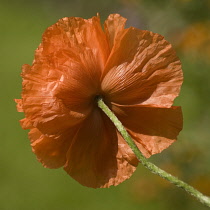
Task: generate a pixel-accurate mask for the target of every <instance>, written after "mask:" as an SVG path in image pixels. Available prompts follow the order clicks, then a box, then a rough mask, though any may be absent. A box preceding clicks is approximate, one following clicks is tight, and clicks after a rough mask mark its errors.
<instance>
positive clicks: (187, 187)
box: [98, 98, 210, 207]
mask: <svg viewBox="0 0 210 210" xmlns="http://www.w3.org/2000/svg"><path fill="white" fill-rule="evenodd" d="M98 106H99V107H100V108H101V109H102V111H103V112H104V113H105V114H106V115H107V116H108V117H109V119H110V120H111V121H112V122H113V123H114V125H115V126H116V128H117V130H118V131H119V132H120V134H121V135H122V137H123V138H124V139H125V141H126V142H127V144H128V145H129V146H130V148H131V149H132V151H133V152H134V154H135V155H136V157H137V158H138V160H139V161H140V162H141V164H142V165H143V166H145V167H146V168H147V169H149V170H150V171H151V172H152V173H154V174H157V175H159V176H160V177H162V178H164V179H166V180H168V181H169V182H171V183H172V184H174V185H176V186H177V187H179V188H182V189H183V190H185V191H186V192H188V193H189V194H190V195H192V196H194V197H195V198H197V200H198V201H200V202H201V203H202V204H204V205H206V206H208V207H210V197H207V196H205V195H203V194H202V193H201V192H199V191H198V190H196V189H195V188H193V187H192V186H190V185H188V184H187V183H185V182H183V181H181V180H179V179H178V178H176V177H174V176H172V175H171V174H169V173H167V172H166V171H164V170H162V169H160V168H158V167H157V166H156V165H154V164H153V163H151V162H149V161H148V160H147V159H146V158H145V157H144V156H143V155H142V153H141V152H140V150H139V149H138V147H137V146H136V144H135V143H134V141H133V140H132V138H131V137H130V135H129V134H128V132H127V131H126V129H125V128H124V127H123V125H122V123H121V122H120V121H119V120H118V119H117V117H116V116H115V115H114V113H113V112H112V111H111V110H110V109H109V107H108V106H107V105H106V104H105V103H104V102H103V100H102V98H98Z"/></svg>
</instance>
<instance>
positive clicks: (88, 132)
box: [64, 110, 137, 188]
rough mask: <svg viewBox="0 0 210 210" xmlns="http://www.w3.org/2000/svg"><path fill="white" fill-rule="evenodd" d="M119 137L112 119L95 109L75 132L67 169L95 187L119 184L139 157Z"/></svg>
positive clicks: (79, 179)
mask: <svg viewBox="0 0 210 210" xmlns="http://www.w3.org/2000/svg"><path fill="white" fill-rule="evenodd" d="M118 138H119V135H118V134H117V132H116V129H115V127H114V125H113V124H112V123H111V122H110V120H109V119H108V118H107V117H106V116H105V115H104V114H103V113H101V112H100V111H99V110H95V111H94V113H93V114H92V115H91V116H90V117H89V118H88V119H87V120H86V121H85V122H84V124H83V127H81V129H80V130H79V131H78V133H77V136H75V139H74V142H73V143H72V145H71V147H70V149H69V151H68V154H67V160H68V161H67V164H66V166H65V168H64V169H65V170H66V171H67V173H68V174H69V175H70V176H72V177H73V178H74V179H75V180H77V181H78V182H80V183H81V184H82V185H85V186H88V187H93V188H98V187H109V186H110V185H117V184H119V183H121V182H122V181H124V180H125V179H128V178H129V177H130V176H131V174H132V173H133V171H134V170H135V166H136V165H137V161H136V160H135V157H133V155H130V153H132V151H130V150H129V148H128V146H126V144H125V143H124V142H122V139H121V137H120V138H119V142H118ZM118 144H119V148H118ZM124 156H125V157H124ZM129 162H130V163H129Z"/></svg>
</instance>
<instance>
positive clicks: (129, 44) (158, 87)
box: [102, 28, 183, 107]
mask: <svg viewBox="0 0 210 210" xmlns="http://www.w3.org/2000/svg"><path fill="white" fill-rule="evenodd" d="M104 72H106V75H104V79H103V81H102V90H103V91H104V92H105V94H106V95H108V97H109V101H112V102H115V103H118V104H125V105H132V104H145V105H151V104H153V105H157V106H165V107H170V106H171V105H172V103H173V100H174V99H175V98H176V97H177V95H178V94H179V91H180V87H181V84H182V80H183V75H182V70H181V64H180V61H179V59H178V57H177V56H176V53H175V51H174V50H173V49H172V47H171V44H169V43H168V42H167V41H166V40H165V39H164V37H163V36H161V35H159V34H155V33H152V32H149V31H143V30H139V29H136V28H129V29H125V30H124V31H122V32H121V34H120V35H119V36H118V37H117V41H116V44H115V45H114V47H113V49H112V52H111V55H110V58H109V60H108V62H107V64H106V67H105V71H104Z"/></svg>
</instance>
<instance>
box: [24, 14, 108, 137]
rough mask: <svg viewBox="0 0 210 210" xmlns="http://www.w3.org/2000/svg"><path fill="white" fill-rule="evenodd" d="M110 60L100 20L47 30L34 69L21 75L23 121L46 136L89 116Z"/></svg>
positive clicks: (65, 22)
mask: <svg viewBox="0 0 210 210" xmlns="http://www.w3.org/2000/svg"><path fill="white" fill-rule="evenodd" d="M108 54H109V47H108V42H107V39H106V36H105V34H104V32H103V30H102V28H101V25H100V19H99V17H93V18H91V19H88V20H85V19H82V18H73V17H72V18H63V19H60V20H59V21H58V22H57V23H56V24H54V25H52V26H51V27H49V28H48V29H47V30H46V31H45V33H44V34H43V41H42V43H41V44H40V46H39V48H38V49H37V50H36V54H35V60H34V62H33V65H32V66H29V65H24V66H23V70H22V77H23V93H22V99H23V100H22V103H23V111H24V112H25V115H26V118H28V119H29V120H30V122H31V123H32V125H33V126H34V127H37V128H38V129H39V130H40V131H41V132H43V133H45V134H55V133H58V132H60V133H61V132H63V131H64V130H66V129H68V128H69V127H71V126H74V125H76V124H78V123H80V122H81V121H82V120H84V119H85V118H86V116H87V115H88V114H89V113H90V111H91V109H92V107H91V102H92V100H93V99H92V98H93V97H94V95H96V94H97V92H99V88H100V77H101V72H102V70H103V68H104V65H105V62H106V59H107V57H108Z"/></svg>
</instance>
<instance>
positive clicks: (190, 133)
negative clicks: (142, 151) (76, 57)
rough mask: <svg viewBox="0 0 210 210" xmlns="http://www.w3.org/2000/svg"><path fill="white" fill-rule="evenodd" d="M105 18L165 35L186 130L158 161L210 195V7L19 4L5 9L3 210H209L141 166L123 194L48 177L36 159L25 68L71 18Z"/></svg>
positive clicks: (43, 0)
mask: <svg viewBox="0 0 210 210" xmlns="http://www.w3.org/2000/svg"><path fill="white" fill-rule="evenodd" d="M97 12H99V13H100V16H101V19H102V21H104V20H105V18H106V17H107V16H108V15H109V14H110V13H120V14H121V15H123V16H124V17H126V18H128V23H127V26H128V27H129V26H135V27H138V28H141V29H147V30H151V31H153V32H156V33H160V34H162V35H164V36H165V38H166V39H167V40H168V41H170V42H171V43H172V45H173V46H174V48H176V50H177V54H178V56H179V57H180V59H181V61H182V65H183V71H184V76H185V80H184V84H183V86H182V90H181V94H180V96H179V97H178V98H177V99H176V102H175V104H176V105H181V106H182V108H183V114H184V129H183V131H182V132H181V134H180V135H179V140H178V141H177V142H176V143H175V144H173V145H172V146H171V147H170V148H169V149H167V150H165V151H164V152H163V153H161V154H158V155H155V156H153V157H152V158H151V161H152V162H154V163H156V164H157V165H158V166H160V167H161V168H163V169H165V170H166V171H168V172H170V173H172V174H173V175H175V176H178V177H179V178H181V179H183V180H185V181H186V182H188V183H190V184H191V185H193V186H194V187H196V188H197V189H199V190H200V191H201V192H203V193H205V194H207V195H210V1H209V0H200V1H198V0H171V1H168V0H155V1H154V0H153V1H152V0H102V1H97V0H75V1H73V0H69V1H67V0H36V1H31V0H28V1H26V0H16V1H12V0H10V1H6V0H5V1H2V0H1V1H0V17H1V18H0V32H1V33H0V44H1V45H0V94H1V97H0V98H1V100H0V101H1V102H0V106H1V109H0V112H1V115H0V116H1V119H0V120H1V121H0V123H1V130H0V142H1V144H0V209H1V210H28V209H30V210H48V209H50V210H60V209H62V210H69V209H73V210H74V209H75V210H77V209H78V210H80V209H82V210H83V209H87V210H88V209H91V210H97V209H100V210H106V209H120V210H127V209H129V210H137V209H143V210H154V209H156V210H157V209H161V210H169V209H170V210H175V209H179V210H182V209H183V210H188V209H189V210H205V209H207V207H204V206H202V205H201V204H199V203H198V202H197V201H195V199H193V198H192V197H190V196H188V195H187V194H186V193H185V192H183V191H182V190H180V189H177V188H176V187H174V186H173V185H172V184H169V183H167V182H166V181H164V180H162V179H161V178H159V177H157V176H156V175H153V174H151V173H150V172H148V171H147V170H146V169H144V168H143V167H142V166H141V165H139V167H138V169H137V171H136V172H135V173H134V175H133V176H132V177H131V178H130V179H129V180H127V181H125V182H124V183H122V184H120V185H119V186H117V187H111V188H109V189H97V190H95V189H91V188H87V187H83V186H81V185H80V184H79V183H77V182H76V181H74V180H73V179H72V178H71V177H69V176H68V175H67V174H66V173H65V172H64V171H63V170H62V169H57V170H51V169H45V168H43V167H42V165H41V164H40V163H39V162H37V160H36V157H35V155H34V154H33V153H32V152H31V147H30V144H29V140H28V138H27V131H24V130H22V129H21V127H20V125H19V122H18V121H19V120H20V119H22V118H23V114H22V113H17V112H16V108H15V103H14V100H13V99H14V98H20V93H21V77H20V72H21V65H22V64H25V63H28V64H31V63H32V60H33V55H34V50H35V49H36V48H37V46H38V45H39V43H40V41H41V35H42V33H43V32H44V30H45V29H46V28H47V27H48V26H50V25H52V24H54V23H55V22H56V21H57V20H58V19H59V18H62V17H65V16H79V17H83V18H90V17H92V16H94V15H96V13H97Z"/></svg>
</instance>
